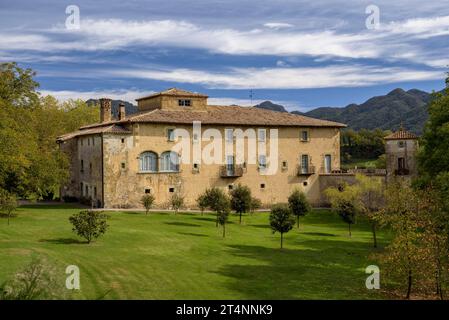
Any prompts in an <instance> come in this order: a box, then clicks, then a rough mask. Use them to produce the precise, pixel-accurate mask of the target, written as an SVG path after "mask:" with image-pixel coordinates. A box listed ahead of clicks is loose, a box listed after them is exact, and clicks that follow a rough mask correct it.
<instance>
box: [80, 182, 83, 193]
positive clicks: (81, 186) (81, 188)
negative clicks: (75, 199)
mask: <svg viewBox="0 0 449 320" xmlns="http://www.w3.org/2000/svg"><path fill="white" fill-rule="evenodd" d="M83 190H84V188H83V183H82V182H81V183H80V192H81V196H83Z"/></svg>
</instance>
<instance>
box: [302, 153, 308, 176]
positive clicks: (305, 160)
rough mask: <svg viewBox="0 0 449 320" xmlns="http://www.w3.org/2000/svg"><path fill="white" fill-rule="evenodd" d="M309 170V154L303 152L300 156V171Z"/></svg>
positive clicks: (306, 171) (305, 171)
mask: <svg viewBox="0 0 449 320" xmlns="http://www.w3.org/2000/svg"><path fill="white" fill-rule="evenodd" d="M308 172H309V156H308V155H307V154H303V155H302V156H301V173H308Z"/></svg>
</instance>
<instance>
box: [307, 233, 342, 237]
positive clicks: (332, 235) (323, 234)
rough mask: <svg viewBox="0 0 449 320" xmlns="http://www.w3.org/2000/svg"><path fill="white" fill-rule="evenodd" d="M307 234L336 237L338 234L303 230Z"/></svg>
mask: <svg viewBox="0 0 449 320" xmlns="http://www.w3.org/2000/svg"><path fill="white" fill-rule="evenodd" d="M301 234H302V235H305V236H319V237H336V236H337V235H335V234H332V233H325V232H301Z"/></svg>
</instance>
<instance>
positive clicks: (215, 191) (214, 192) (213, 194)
mask: <svg viewBox="0 0 449 320" xmlns="http://www.w3.org/2000/svg"><path fill="white" fill-rule="evenodd" d="M204 197H205V200H204V201H205V203H207V206H208V207H209V208H210V209H211V210H212V211H215V213H216V222H215V225H216V227H218V224H219V221H218V211H219V209H220V206H219V204H220V199H222V198H228V196H227V195H226V194H225V193H224V191H223V190H221V189H219V188H217V187H214V188H211V189H206V191H205V192H204Z"/></svg>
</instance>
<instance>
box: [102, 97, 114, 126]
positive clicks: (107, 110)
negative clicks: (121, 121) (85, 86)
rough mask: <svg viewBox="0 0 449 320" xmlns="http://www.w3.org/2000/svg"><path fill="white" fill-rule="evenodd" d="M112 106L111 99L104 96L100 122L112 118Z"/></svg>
mask: <svg viewBox="0 0 449 320" xmlns="http://www.w3.org/2000/svg"><path fill="white" fill-rule="evenodd" d="M111 112H112V106H111V99H108V98H102V99H100V122H101V123H103V122H109V121H111V118H112V114H111Z"/></svg>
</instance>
